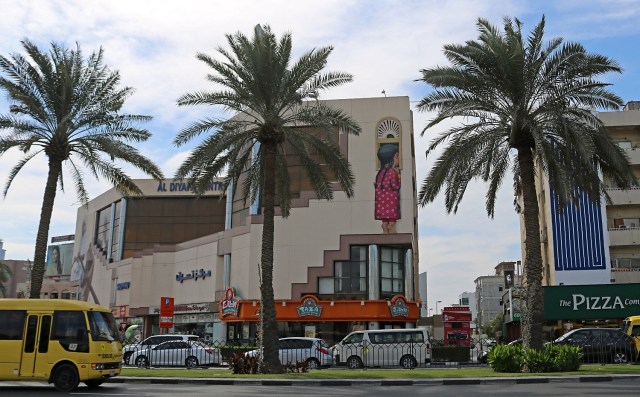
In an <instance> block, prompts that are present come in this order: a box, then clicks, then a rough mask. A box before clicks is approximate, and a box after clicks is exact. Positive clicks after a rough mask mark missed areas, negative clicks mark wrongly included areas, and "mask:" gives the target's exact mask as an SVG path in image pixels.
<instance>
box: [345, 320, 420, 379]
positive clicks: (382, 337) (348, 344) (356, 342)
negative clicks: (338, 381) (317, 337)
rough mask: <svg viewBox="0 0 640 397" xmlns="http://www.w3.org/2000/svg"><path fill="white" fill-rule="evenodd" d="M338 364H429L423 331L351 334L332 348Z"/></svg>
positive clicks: (368, 365)
mask: <svg viewBox="0 0 640 397" xmlns="http://www.w3.org/2000/svg"><path fill="white" fill-rule="evenodd" d="M333 352H334V356H335V362H336V364H337V365H346V366H347V367H348V368H352V369H357V368H362V367H364V366H367V367H395V366H400V367H402V368H416V367H417V366H418V365H419V364H427V363H430V362H431V343H430V341H429V331H427V329H426V328H413V329H376V330H366V331H354V332H352V333H350V334H349V335H347V336H345V338H344V339H343V340H342V341H340V342H338V343H337V344H336V345H335V346H333Z"/></svg>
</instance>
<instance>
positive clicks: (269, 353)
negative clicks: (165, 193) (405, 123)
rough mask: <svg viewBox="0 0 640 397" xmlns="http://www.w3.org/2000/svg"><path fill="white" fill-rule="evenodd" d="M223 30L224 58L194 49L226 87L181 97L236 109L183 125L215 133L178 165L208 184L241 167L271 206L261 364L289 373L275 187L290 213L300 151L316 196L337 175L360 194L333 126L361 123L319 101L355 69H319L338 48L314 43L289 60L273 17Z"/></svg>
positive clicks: (326, 191)
mask: <svg viewBox="0 0 640 397" xmlns="http://www.w3.org/2000/svg"><path fill="white" fill-rule="evenodd" d="M226 38H227V42H228V44H229V46H230V47H231V52H228V51H226V50H225V49H223V48H218V52H219V53H220V54H221V55H222V57H223V58H224V61H218V60H215V59H213V58H211V57H209V56H208V55H205V54H202V53H200V54H198V55H197V58H198V59H199V60H201V61H203V62H205V63H206V64H207V65H208V66H210V67H211V68H212V69H213V70H214V71H215V73H216V74H215V75H209V76H208V79H209V80H210V81H212V82H214V83H217V84H219V85H220V86H222V87H223V89H222V90H220V91H213V92H204V91H200V92H194V93H190V94H186V95H184V96H182V97H181V98H179V99H178V104H179V105H201V104H204V105H220V106H222V107H224V108H225V109H226V110H229V111H232V112H234V113H236V116H235V117H233V118H231V119H218V118H207V119H203V120H201V121H198V122H196V123H194V124H192V125H190V126H188V127H187V128H186V129H184V130H183V131H181V132H180V133H179V135H178V136H177V137H176V139H175V141H174V143H175V144H176V145H177V146H180V145H183V144H184V143H186V142H187V141H189V140H190V139H191V138H193V137H195V136H197V135H199V134H201V133H205V132H209V131H211V132H212V134H211V135H210V136H208V137H207V138H206V139H205V140H204V141H203V142H202V143H201V144H200V145H199V146H198V147H196V148H195V149H194V150H193V151H192V152H191V154H190V156H189V157H188V158H187V159H186V160H185V162H184V163H183V164H182V165H181V166H180V168H179V169H178V171H177V173H176V178H178V179H182V178H188V179H189V180H190V182H191V183H193V186H195V188H196V190H197V191H203V188H204V186H206V184H207V183H208V182H210V181H211V179H212V178H213V177H215V176H217V175H220V174H222V173H225V172H226V176H225V184H226V185H227V186H228V185H229V184H233V186H238V181H239V180H240V177H241V175H242V177H243V181H242V186H243V189H242V194H243V197H244V199H245V200H247V199H248V198H250V199H251V200H255V199H256V198H257V197H258V196H260V199H261V204H262V207H263V214H264V225H263V234H262V253H261V262H260V266H261V285H260V292H261V297H262V309H263V317H262V342H263V346H264V367H265V370H266V371H269V372H282V366H281V365H280V361H279V359H278V347H277V338H278V333H277V322H276V313H275V303H274V293H273V244H274V217H275V205H276V194H277V197H278V199H279V200H278V201H279V202H278V204H279V206H280V210H281V211H282V216H283V217H285V218H286V217H287V216H288V215H289V209H290V207H291V195H290V189H289V186H290V177H289V170H288V168H287V156H292V155H294V156H297V158H298V159H299V160H300V163H301V164H302V165H303V168H304V171H305V173H306V175H307V177H308V178H309V180H310V182H311V184H312V186H313V188H314V190H315V192H316V194H317V196H318V197H319V198H321V199H327V200H330V199H332V198H333V190H332V186H331V184H332V181H333V180H337V182H338V183H339V185H340V187H341V188H342V189H343V190H344V192H345V193H346V195H347V196H348V197H351V196H353V185H354V177H353V173H352V171H351V166H350V165H349V163H348V161H347V160H346V159H345V157H344V156H343V155H342V154H341V152H340V149H339V147H338V145H337V143H336V142H335V141H334V140H333V139H332V136H333V134H334V133H335V131H336V129H340V130H342V131H345V132H347V133H352V134H358V133H359V132H360V127H359V126H358V125H357V124H356V123H355V122H354V121H353V120H352V119H351V118H350V117H349V116H347V115H346V114H343V113H342V112H341V111H338V110H334V109H331V108H330V107H328V106H326V105H325V104H323V103H321V102H318V101H316V100H315V99H317V97H318V94H319V93H320V91H322V90H324V89H327V88H330V87H335V86H338V85H341V84H344V83H347V82H349V81H351V80H352V77H351V75H349V74H346V73H340V72H329V73H321V71H322V69H323V68H324V67H325V65H326V63H327V57H328V56H329V54H330V53H331V51H332V50H333V48H332V47H323V48H319V49H313V50H311V51H309V52H307V53H305V54H303V55H302V56H301V57H300V58H299V59H298V60H297V61H296V62H294V63H292V62H291V34H290V33H286V34H284V35H283V36H282V37H281V38H280V40H279V41H278V40H277V38H276V36H275V34H274V33H272V31H271V29H270V27H269V26H267V25H265V26H264V27H261V26H260V25H257V26H256V27H255V31H254V35H253V37H252V38H251V39H249V38H248V37H246V36H245V35H243V34H242V33H240V32H238V33H235V34H233V35H226ZM308 99H312V100H308ZM310 129H313V130H314V131H315V133H311V132H310ZM254 153H255V154H254ZM317 160H320V161H317ZM327 169H328V170H329V172H326V170H327ZM238 190H239V189H238Z"/></svg>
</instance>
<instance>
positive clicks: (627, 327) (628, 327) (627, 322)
mask: <svg viewBox="0 0 640 397" xmlns="http://www.w3.org/2000/svg"><path fill="white" fill-rule="evenodd" d="M622 332H624V333H625V334H627V335H629V336H633V338H634V339H635V341H636V350H637V351H638V355H639V357H640V316H631V317H627V318H625V319H624V321H623V322H622Z"/></svg>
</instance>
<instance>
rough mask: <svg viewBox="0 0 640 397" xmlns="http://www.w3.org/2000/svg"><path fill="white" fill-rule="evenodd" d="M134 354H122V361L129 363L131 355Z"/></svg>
mask: <svg viewBox="0 0 640 397" xmlns="http://www.w3.org/2000/svg"><path fill="white" fill-rule="evenodd" d="M132 354H133V352H126V353H125V354H124V355H123V356H122V361H124V363H125V364H127V365H128V364H129V359H130V358H131V355H132Z"/></svg>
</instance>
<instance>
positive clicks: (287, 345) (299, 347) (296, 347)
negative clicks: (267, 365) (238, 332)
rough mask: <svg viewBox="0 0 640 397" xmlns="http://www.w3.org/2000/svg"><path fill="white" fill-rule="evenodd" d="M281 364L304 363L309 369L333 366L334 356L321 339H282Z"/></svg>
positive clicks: (279, 343)
mask: <svg viewBox="0 0 640 397" xmlns="http://www.w3.org/2000/svg"><path fill="white" fill-rule="evenodd" d="M278 353H279V357H280V363H282V364H283V365H287V364H296V363H301V362H304V363H306V364H307V368H309V369H318V368H320V367H329V366H331V365H333V354H332V352H331V350H330V349H329V346H327V344H326V342H325V341H324V340H322V339H319V338H303V337H293V338H280V339H279V340H278ZM259 354H261V352H260V351H259V350H251V351H249V352H247V353H245V356H247V357H255V356H258V355H259Z"/></svg>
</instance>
